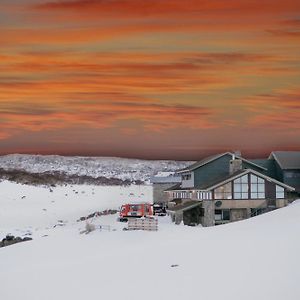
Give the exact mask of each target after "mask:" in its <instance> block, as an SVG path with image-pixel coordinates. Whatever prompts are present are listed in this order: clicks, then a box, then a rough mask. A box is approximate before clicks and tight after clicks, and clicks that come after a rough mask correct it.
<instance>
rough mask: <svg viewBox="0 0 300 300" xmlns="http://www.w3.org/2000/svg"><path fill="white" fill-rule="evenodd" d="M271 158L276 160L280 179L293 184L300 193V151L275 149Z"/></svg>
mask: <svg viewBox="0 0 300 300" xmlns="http://www.w3.org/2000/svg"><path fill="white" fill-rule="evenodd" d="M269 160H273V161H274V164H275V170H276V176H277V177H278V178H279V179H280V181H282V182H284V183H286V184H288V185H291V186H293V187H294V188H295V189H296V192H297V193H298V194H300V151H274V152H272V153H271V154H270V156H269Z"/></svg>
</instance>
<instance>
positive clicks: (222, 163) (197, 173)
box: [194, 154, 261, 186]
mask: <svg viewBox="0 0 300 300" xmlns="http://www.w3.org/2000/svg"><path fill="white" fill-rule="evenodd" d="M231 160H232V156H231V155H229V154H228V155H224V156H222V157H220V158H218V159H216V160H214V161H212V162H210V163H208V164H206V165H204V166H202V167H200V168H198V169H196V170H194V184H195V185H196V186H197V185H201V182H203V181H205V182H207V181H214V180H217V179H218V178H220V177H222V176H226V175H228V174H229V171H230V170H229V168H230V167H229V166H230V161H231ZM242 168H243V169H246V168H251V169H253V170H256V171H259V172H261V169H260V168H257V167H255V166H253V165H250V164H248V163H247V162H244V161H243V162H242Z"/></svg>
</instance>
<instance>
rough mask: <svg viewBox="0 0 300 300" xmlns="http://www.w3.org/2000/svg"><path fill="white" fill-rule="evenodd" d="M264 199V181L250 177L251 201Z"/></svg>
mask: <svg viewBox="0 0 300 300" xmlns="http://www.w3.org/2000/svg"><path fill="white" fill-rule="evenodd" d="M264 198H265V181H264V179H262V178H260V177H258V176H255V175H251V199H264Z"/></svg>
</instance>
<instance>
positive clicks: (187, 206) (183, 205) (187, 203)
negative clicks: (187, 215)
mask: <svg viewBox="0 0 300 300" xmlns="http://www.w3.org/2000/svg"><path fill="white" fill-rule="evenodd" d="M200 205H201V202H200V201H196V200H190V201H185V202H183V203H181V204H177V205H175V206H173V207H169V208H168V209H167V211H168V212H178V211H186V210H189V209H192V208H194V207H197V206H200Z"/></svg>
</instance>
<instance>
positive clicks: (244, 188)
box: [233, 174, 249, 199]
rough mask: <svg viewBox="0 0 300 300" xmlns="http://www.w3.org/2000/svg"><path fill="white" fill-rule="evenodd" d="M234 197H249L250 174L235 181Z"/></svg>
mask: <svg viewBox="0 0 300 300" xmlns="http://www.w3.org/2000/svg"><path fill="white" fill-rule="evenodd" d="M233 190H234V199H248V190H249V185H248V174H247V175H244V176H241V177H239V178H237V179H235V180H234V181H233Z"/></svg>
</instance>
